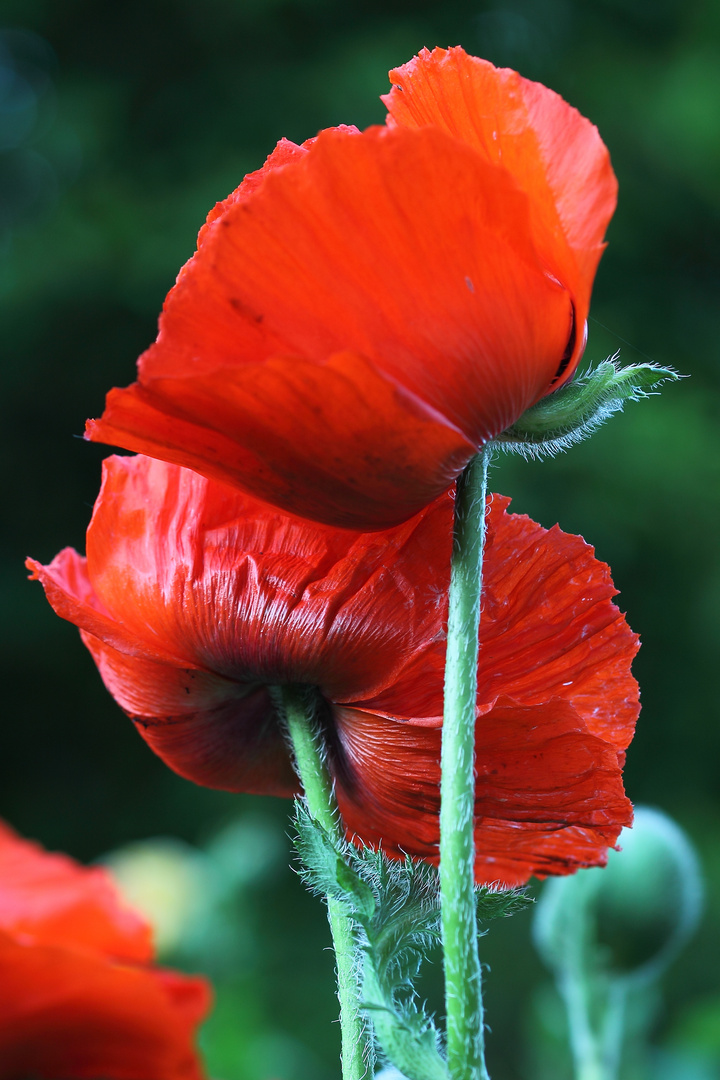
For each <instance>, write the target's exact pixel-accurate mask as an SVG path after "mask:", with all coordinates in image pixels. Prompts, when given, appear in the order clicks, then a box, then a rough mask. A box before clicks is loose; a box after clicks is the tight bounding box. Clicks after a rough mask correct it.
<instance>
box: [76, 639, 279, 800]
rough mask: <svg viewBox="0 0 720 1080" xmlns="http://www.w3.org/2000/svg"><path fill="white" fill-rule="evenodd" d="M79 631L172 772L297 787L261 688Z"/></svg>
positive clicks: (254, 785) (227, 782)
mask: <svg viewBox="0 0 720 1080" xmlns="http://www.w3.org/2000/svg"><path fill="white" fill-rule="evenodd" d="M82 638H83V641H84V642H85V644H86V646H87V647H88V649H89V650H90V653H91V654H92V657H93V659H94V661H95V663H96V664H97V666H98V671H99V672H100V675H101V677H102V680H103V682H104V683H105V686H106V687H107V688H108V690H109V691H110V693H111V694H112V695H113V697H114V698H115V700H116V701H117V703H118V704H119V705H120V706H121V707H122V708H123V709H124V710H125V711H126V712H127V713H128V715H129V716H130V717H131V719H132V720H134V721H135V725H136V727H137V730H138V731H139V733H140V735H142V737H143V739H144V740H145V742H146V743H147V744H148V746H149V747H150V748H151V749H152V750H154V751H155V753H156V754H157V755H158V757H160V758H162V760H163V761H164V762H165V764H166V765H169V766H170V768H171V769H172V770H173V771H174V772H176V773H179V775H180V776H183V777H185V779H186V780H192V781H194V782H195V783H196V784H202V785H203V787H210V788H220V789H221V790H222V791H242V792H245V793H247V794H251V795H280V796H285V797H290V796H292V795H294V794H295V793H296V792H297V790H298V785H297V778H296V776H295V773H294V771H293V768H292V765H291V764H290V758H289V755H288V751H287V746H286V742H285V739H284V737H283V734H282V730H281V727H280V724H279V722H278V718H277V716H276V713H275V709H274V708H273V705H272V703H271V701H270V698H269V696H268V693H267V690H266V688H265V687H263V686H254V685H252V684H240V683H236V682H232V681H231V680H229V679H224V678H222V677H220V676H217V675H212V674H208V673H206V672H203V671H198V670H193V669H192V668H177V667H173V666H171V665H169V664H159V663H154V662H153V661H150V660H144V659H140V658H138V657H135V656H127V655H124V654H123V653H120V652H118V651H117V650H116V649H113V648H112V646H110V645H106V644H105V643H104V642H102V641H100V640H99V639H98V638H93V637H92V636H91V635H90V634H83V635H82Z"/></svg>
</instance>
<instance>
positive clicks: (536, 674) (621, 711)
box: [355, 495, 640, 750]
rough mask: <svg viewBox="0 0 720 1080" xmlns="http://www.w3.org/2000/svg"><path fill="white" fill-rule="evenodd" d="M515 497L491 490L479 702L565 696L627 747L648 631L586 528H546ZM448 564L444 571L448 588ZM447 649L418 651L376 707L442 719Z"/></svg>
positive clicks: (489, 704)
mask: <svg viewBox="0 0 720 1080" xmlns="http://www.w3.org/2000/svg"><path fill="white" fill-rule="evenodd" d="M509 504H510V500H509V499H508V498H505V497H504V496H501V495H490V496H488V509H487V515H486V524H487V536H486V542H485V558H484V563H483V592H482V613H481V617H480V635H479V651H478V710H479V711H480V712H487V711H488V710H490V709H492V708H493V707H494V705H495V703H496V702H497V700H498V698H499V697H500V696H502V695H507V696H509V697H511V698H512V699H513V700H514V701H516V702H517V703H518V704H522V705H534V704H541V703H542V702H544V701H547V700H549V699H550V698H552V697H557V698H558V699H563V700H566V701H568V702H569V704H570V705H572V707H573V708H574V709H575V710H576V711H577V712H578V714H579V715H580V716H581V717H582V719H583V721H584V722H585V723H586V724H587V727H588V730H589V731H590V732H591V733H592V734H594V735H598V736H600V737H601V738H603V739H605V740H606V741H607V742H609V743H612V744H613V745H614V746H615V747H616V748H617V749H619V750H623V749H625V748H626V747H627V745H628V744H629V742H630V740H631V739H632V736H633V731H634V729H635V722H636V720H637V717H638V714H639V712H640V702H639V693H638V685H637V682H636V680H635V679H634V678H633V676H632V673H631V663H632V660H633V657H634V656H635V654H636V653H637V650H638V648H639V639H638V636H637V634H634V633H633V632H632V630H631V629H630V627H629V626H628V625H627V622H626V620H625V617H624V615H623V614H622V613H621V612H620V611H619V609H618V608H617V607H616V605H615V604H613V603H612V597H613V596H615V595H616V593H617V590H616V589H615V586H614V585H613V583H612V579H611V577H610V568H609V567H608V566H607V565H606V564H605V563H603V562H600V561H599V560H598V559H596V558H595V553H594V550H593V548H592V547H590V545H589V544H586V543H585V541H584V540H583V539H582V537H580V536H573V535H571V534H569V533H564V532H562V530H561V529H559V528H558V527H557V526H554V527H553V528H552V529H550V530H547V529H544V528H543V527H542V526H541V525H538V524H537V523H536V522H534V521H532V520H531V519H530V518H528V517H526V516H525V515H524V514H509V513H508V512H507V508H508V506H509ZM449 527H450V526H449V524H448V528H449ZM448 583H449V572H447V573H443V574H440V573H439V572H438V573H437V576H436V585H437V587H438V589H439V590H441V591H443V592H444V591H445V590H446V589H447V587H448ZM444 664H445V647H444V642H443V641H442V640H438V641H437V642H436V644H435V645H434V646H433V647H429V648H427V649H425V650H423V651H422V652H418V653H417V654H413V653H409V654H408V657H407V662H406V666H405V668H404V669H403V670H402V671H400V672H398V673H397V675H396V677H395V679H394V681H393V682H392V683H390V684H389V685H388V686H387V687H386V688H384V689H383V690H381V691H380V693H379V694H376V695H374V696H372V697H368V698H364V699H363V700H362V701H361V700H360V699H356V700H355V704H357V705H358V706H362V707H363V708H365V709H368V710H370V711H374V712H378V713H382V714H383V715H387V716H394V717H397V718H402V719H404V720H417V719H422V718H425V719H427V720H428V721H429V722H434V721H438V718H439V717H441V716H442V711H443V699H442V691H443V679H444Z"/></svg>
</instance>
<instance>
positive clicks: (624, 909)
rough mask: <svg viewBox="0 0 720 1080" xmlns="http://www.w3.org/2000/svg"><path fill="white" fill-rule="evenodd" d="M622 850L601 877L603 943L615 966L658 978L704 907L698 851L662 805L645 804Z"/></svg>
mask: <svg viewBox="0 0 720 1080" xmlns="http://www.w3.org/2000/svg"><path fill="white" fill-rule="evenodd" d="M618 844H619V848H620V850H619V851H610V853H609V856H608V864H607V867H606V869H605V870H604V871H603V872H602V873H598V874H597V875H596V877H597V878H598V881H599V887H598V890H597V893H596V896H595V907H596V917H597V934H598V943H599V944H600V945H601V947H602V948H603V949H606V950H607V956H608V958H609V962H610V964H611V966H612V968H613V970H615V971H617V972H618V973H624V974H630V973H631V972H632V973H633V974H634V976H635V977H636V978H637V977H641V978H646V977H654V976H655V975H657V974H659V973H660V972H661V971H662V970H664V969H665V968H666V967H667V966H668V964H670V963H671V961H672V960H673V959H674V958H675V956H676V954H677V953H678V952H679V951H680V949H681V948H682V946H683V945H684V944H685V942H686V941H687V940H688V938H690V937H691V935H692V933H693V931H694V930H695V927H696V925H697V922H698V919H699V916H700V911H701V906H702V879H701V876H700V867H699V864H698V860H697V856H696V854H695V851H694V849H693V847H692V845H691V843H690V841H689V840H688V838H687V836H686V835H685V833H684V832H683V831H682V829H681V828H680V827H679V826H678V825H676V824H675V822H674V821H673V820H672V818H669V817H668V816H667V815H666V814H663V813H661V811H659V810H653V809H652V808H650V807H646V806H643V807H640V808H639V809H637V810H636V811H635V824H634V826H633V827H632V829H623V831H622V833H621V834H620V839H619V841H618Z"/></svg>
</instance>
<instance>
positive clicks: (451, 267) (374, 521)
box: [88, 48, 616, 530]
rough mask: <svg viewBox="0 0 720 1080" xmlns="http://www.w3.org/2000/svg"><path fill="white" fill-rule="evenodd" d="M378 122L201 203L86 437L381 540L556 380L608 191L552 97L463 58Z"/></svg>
mask: <svg viewBox="0 0 720 1080" xmlns="http://www.w3.org/2000/svg"><path fill="white" fill-rule="evenodd" d="M391 79H392V82H393V83H394V86H393V89H392V91H391V92H390V93H389V94H388V95H387V96H386V97H385V99H384V100H385V102H386V104H387V107H388V120H387V124H386V126H385V127H373V128H370V129H368V130H367V131H365V132H362V133H360V132H358V131H357V130H356V129H353V128H332V129H329V130H327V131H323V132H321V133H320V135H319V136H318V137H317V138H316V139H312V140H310V141H309V142H307V143H305V144H303V146H296V145H294V144H293V143H290V142H288V141H287V140H283V141H282V142H280V143H279V144H278V146H277V148H276V150H275V151H274V152H273V153H272V154H271V155H270V157H269V158H268V160H267V162H266V163H265V165H264V167H263V168H262V169H260V170H259V171H258V172H256V173H252V174H251V175H250V176H247V177H246V178H245V180H244V181H243V182H242V184H241V185H240V187H239V188H238V189H237V190H236V191H235V192H233V194H232V195H231V196H230V197H229V198H228V199H226V200H225V202H224V203H220V204H218V206H217V207H216V208H215V209H214V210H213V211H212V213H211V214H210V216H209V218H208V222H207V224H206V225H205V226H204V227H203V229H202V231H201V233H200V237H199V242H198V251H197V253H196V254H195V255H194V256H193V258H192V259H190V261H189V262H188V263H187V264H186V265H185V266H184V267H183V269H182V270H181V272H180V275H179V277H178V281H177V284H176V285H175V287H174V288H173V289H172V290H171V291H170V293H169V295H168V297H167V300H166V303H165V307H164V310H163V313H162V315H161V318H160V332H159V334H158V338H157V341H156V342H155V344H154V345H152V346H151V348H150V349H148V350H147V352H146V353H144V355H143V356H141V358H140V360H139V362H138V381H137V382H136V383H134V384H133V385H132V386H130V387H128V388H126V389H124V390H118V389H115V390H112V391H111V392H110V394H109V395H108V399H107V405H106V409H105V413H104V414H103V416H102V418H101V419H100V420H96V421H89V423H88V437H89V438H90V439H94V440H98V441H101V442H108V443H112V444H114V445H117V446H123V447H125V448H127V449H129V450H138V451H141V452H143V453H147V454H151V455H153V456H156V457H160V458H163V459H165V460H167V461H172V462H176V463H178V464H180V465H186V466H189V467H190V468H192V469H195V470H197V471H198V472H201V473H203V474H204V475H205V476H208V477H211V478H216V479H219V480H222V481H224V482H228V483H231V484H236V485H238V486H240V487H241V488H243V489H244V490H246V491H249V492H251V493H253V494H255V495H257V496H259V497H261V498H263V499H266V500H268V501H269V502H272V503H274V504H275V505H277V506H280V507H282V508H283V509H284V510H288V511H291V512H293V513H297V514H300V515H302V516H303V517H310V518H314V519H316V520H318V521H324V522H327V523H330V524H333V525H340V526H344V527H347V528H354V529H355V528H357V529H366V530H369V529H381V528H386V527H388V526H392V525H395V524H397V523H399V522H401V521H404V520H406V519H407V518H409V517H410V516H412V515H413V514H415V513H417V512H418V511H419V510H420V509H421V508H422V507H423V506H426V505H427V504H428V503H429V502H430V501H431V500H432V499H433V498H435V497H437V496H438V495H439V494H440V493H441V492H443V491H445V490H447V488H448V486H449V485H450V483H451V482H452V480H453V479H454V478H455V477H456V476H457V475H458V474H459V472H460V471H461V470H462V469H463V468H464V466H465V465H466V463H467V462H468V461H469V459H470V458H471V457H472V455H473V454H474V453H475V452H476V450H477V448H478V447H479V446H481V445H482V444H483V443H484V442H486V441H487V440H488V439H490V438H492V437H493V436H495V435H497V434H498V433H499V432H501V431H503V430H504V429H505V428H507V427H508V426H509V425H510V424H512V423H513V422H514V421H515V420H516V419H517V418H518V417H519V416H520V415H521V414H522V413H523V412H524V411H525V410H526V409H527V408H528V407H529V406H530V405H532V404H533V403H534V402H536V401H537V400H538V399H539V398H541V397H542V396H543V395H545V394H547V393H548V392H549V391H551V390H552V389H554V388H556V387H557V386H559V385H560V384H561V383H562V382H564V381H565V380H566V379H568V378H569V377H570V376H571V375H572V374H573V372H574V370H575V368H576V366H577V363H578V360H579V358H580V356H581V354H582V350H583V348H584V342H585V327H586V318H587V313H588V306H589V301H590V292H591V287H592V282H593V278H594V275H595V270H596V267H597V263H598V260H599V258H600V254H601V252H602V249H603V236H604V233H605V229H606V226H607V223H608V221H609V219H610V217H611V215H612V212H613V210H614V207H615V198H616V182H615V177H614V174H613V171H612V168H611V166H610V160H609V157H608V153H607V150H606V148H605V146H604V145H603V143H602V140H601V139H600V136H599V135H598V132H597V129H596V128H595V127H594V126H593V125H592V124H591V123H590V122H589V121H587V120H585V119H584V118H583V117H582V116H581V115H580V114H579V113H578V112H577V111H576V110H575V109H573V108H571V107H570V106H569V105H567V104H566V103H565V102H564V101H563V100H562V98H560V97H558V95H557V94H555V93H553V91H551V90H548V89H547V88H546V87H544V86H541V85H540V84H538V83H533V82H529V81H528V80H527V79H523V78H521V77H520V76H519V75H518V74H517V73H516V72H514V71H510V70H508V69H497V68H494V67H493V66H492V64H489V63H487V62H486V61H484V60H479V59H477V58H475V57H471V56H468V55H467V54H466V53H465V52H464V51H463V50H462V49H460V48H454V49H449V50H444V49H436V50H435V51H434V52H432V53H430V52H428V51H427V50H426V51H424V52H422V53H421V54H420V55H419V56H418V57H416V58H415V59H414V60H412V61H410V63H408V64H406V65H405V66H404V67H401V68H398V69H397V70H396V71H393V72H391Z"/></svg>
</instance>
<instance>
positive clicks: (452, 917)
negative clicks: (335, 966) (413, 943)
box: [440, 447, 491, 1080]
mask: <svg viewBox="0 0 720 1080" xmlns="http://www.w3.org/2000/svg"><path fill="white" fill-rule="evenodd" d="M490 453H491V451H490V450H489V449H488V447H485V448H484V449H483V450H482V451H481V452H480V453H479V454H478V455H477V457H475V458H473V460H472V461H471V462H470V464H469V465H468V466H467V468H466V469H465V472H464V473H463V474H462V476H461V477H460V479H459V480H458V483H457V492H456V495H455V528H454V534H453V553H452V563H451V575H450V597H449V607H448V631H447V658H446V663H445V711H444V718H443V730H442V781H441V786H440V792H441V807H440V898H441V905H442V937H443V954H444V963H445V1008H446V1014H447V1054H448V1069H449V1072H450V1076H451V1077H452V1080H488V1072H487V1067H486V1065H485V1036H484V1028H483V1005H482V972H481V967H480V958H479V955H478V946H477V940H478V938H477V918H476V912H475V877H474V866H475V838H474V820H475V710H476V700H477V657H478V628H479V624H480V597H481V583H482V557H483V545H484V540H485V497H486V490H487V466H488V461H489V458H490Z"/></svg>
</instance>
